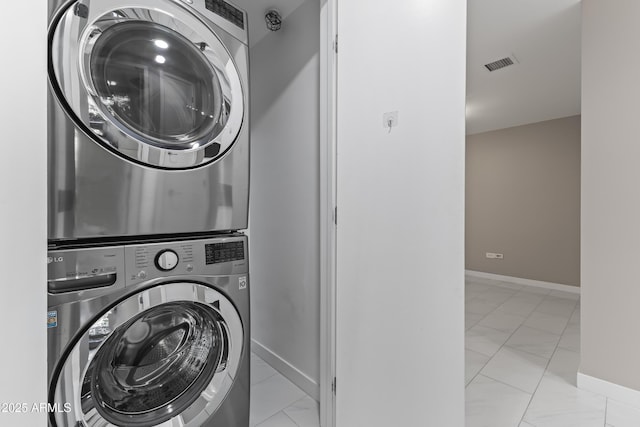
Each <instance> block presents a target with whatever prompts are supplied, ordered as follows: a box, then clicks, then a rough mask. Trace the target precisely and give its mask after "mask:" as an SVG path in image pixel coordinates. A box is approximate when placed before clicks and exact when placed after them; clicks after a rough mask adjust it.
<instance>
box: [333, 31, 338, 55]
mask: <svg viewBox="0 0 640 427" xmlns="http://www.w3.org/2000/svg"><path fill="white" fill-rule="evenodd" d="M333 50H334V52H335V53H338V35H337V34H336V39H335V40H334V41H333Z"/></svg>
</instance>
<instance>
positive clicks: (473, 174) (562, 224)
mask: <svg viewBox="0 0 640 427" xmlns="http://www.w3.org/2000/svg"><path fill="white" fill-rule="evenodd" d="M466 169H467V176H466V268H467V269H468V270H474V271H481V272H485V273H493V274H500V275H505V276H512V277H519V278H524V279H533V280H542V281H545V282H553V283H560V284H564V285H573V286H579V285H580V116H574V117H568V118H563V119H557V120H549V121H545V122H540V123H534V124H530V125H525V126H518V127H513V128H508V129H502V130H498V131H492V132H486V133H481V134H476V135H468V136H467V165H466ZM486 252H497V253H502V254H504V259H487V258H486V256H485V254H486Z"/></svg>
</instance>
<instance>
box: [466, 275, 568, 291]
mask: <svg viewBox="0 0 640 427" xmlns="http://www.w3.org/2000/svg"><path fill="white" fill-rule="evenodd" d="M465 274H466V275H467V276H470V277H478V278H481V279H491V280H499V281H501V282H507V284H508V283H515V284H516V285H526V286H535V287H536V288H544V289H552V290H554V291H564V292H570V293H572V294H580V287H579V286H570V285H562V284H560V283H552V282H543V281H541V280H532V279H523V278H520V277H511V276H502V275H500V274H493V273H484V272H482V271H473V270H465Z"/></svg>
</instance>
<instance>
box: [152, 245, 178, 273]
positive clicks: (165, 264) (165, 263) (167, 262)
mask: <svg viewBox="0 0 640 427" xmlns="http://www.w3.org/2000/svg"><path fill="white" fill-rule="evenodd" d="M176 265H178V254H177V253H175V252H174V251H172V250H171V249H165V250H163V251H160V252H158V255H156V267H158V269H159V270H161V271H171V270H173V269H174V268H176Z"/></svg>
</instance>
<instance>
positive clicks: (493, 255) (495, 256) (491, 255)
mask: <svg viewBox="0 0 640 427" xmlns="http://www.w3.org/2000/svg"><path fill="white" fill-rule="evenodd" d="M486 257H487V258H489V259H504V255H503V254H497V253H494V252H487V253H486Z"/></svg>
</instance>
